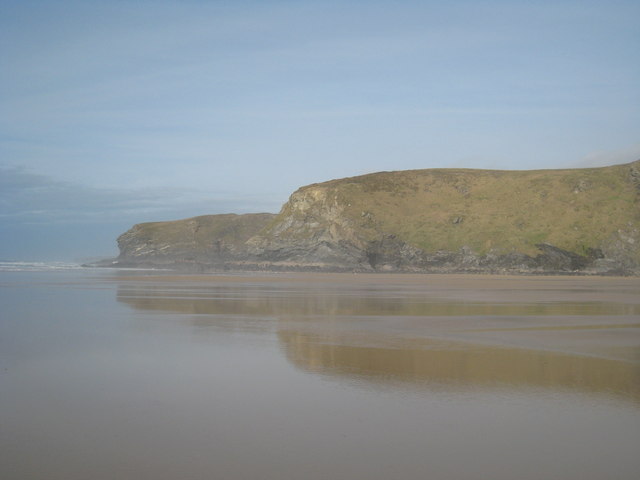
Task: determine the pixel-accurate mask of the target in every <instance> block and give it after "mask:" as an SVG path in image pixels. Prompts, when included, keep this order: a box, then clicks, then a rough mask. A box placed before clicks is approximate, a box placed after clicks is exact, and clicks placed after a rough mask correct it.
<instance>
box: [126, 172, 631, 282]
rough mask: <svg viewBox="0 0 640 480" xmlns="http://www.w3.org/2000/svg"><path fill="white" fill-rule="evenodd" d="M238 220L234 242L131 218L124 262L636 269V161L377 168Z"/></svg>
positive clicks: (190, 226)
mask: <svg viewBox="0 0 640 480" xmlns="http://www.w3.org/2000/svg"><path fill="white" fill-rule="evenodd" d="M213 217H226V216H213ZM236 217H238V216H236ZM241 217H247V222H245V223H244V224H245V225H247V224H251V228H248V227H247V228H245V229H243V230H242V234H238V235H236V236H234V237H233V240H232V241H230V240H228V238H229V237H226V236H224V235H223V234H222V233H221V232H224V231H226V230H225V229H216V228H208V229H207V228H204V229H203V228H202V227H201V228H200V230H198V232H199V233H194V229H195V225H194V223H193V222H194V221H196V220H197V219H190V220H183V221H179V222H165V223H159V224H151V225H154V229H155V230H154V231H155V232H156V233H155V235H157V237H154V236H153V235H150V234H149V231H150V230H149V227H145V225H148V224H143V225H142V226H136V227H134V228H133V229H132V230H130V231H129V232H127V233H125V234H124V235H123V236H121V237H120V239H119V245H120V249H121V255H120V257H119V259H120V260H121V261H126V260H127V259H132V258H136V259H138V260H145V261H147V260H151V261H152V262H151V263H156V260H157V259H161V258H163V256H164V255H165V253H164V252H170V253H171V255H173V258H176V255H177V256H179V257H180V258H184V259H185V260H184V262H186V261H187V260H186V259H187V258H189V259H191V260H189V261H191V262H192V263H193V264H194V265H220V264H226V265H227V267H229V268H264V269H313V270H333V271H416V272H502V273H544V272H548V273H562V272H584V273H601V274H605V273H609V274H615V273H617V274H640V161H638V162H634V163H631V164H626V165H618V166H612V167H605V168H590V169H573V170H540V171H488V170H465V169H432V170H415V171H402V172H381V173H375V174H371V175H364V176H360V177H353V178H346V179H340V180H333V181H330V182H325V183H321V184H314V185H309V186H306V187H303V188H300V189H299V190H298V191H296V192H295V193H293V194H292V195H291V197H290V199H289V201H288V202H287V203H286V204H285V205H284V206H283V208H282V210H281V212H280V213H279V214H278V215H277V216H269V215H267V214H263V215H262V216H260V217H259V218H260V221H256V220H255V219H253V218H252V220H251V221H248V220H249V216H240V217H238V218H241ZM199 218H205V217H199ZM206 218H208V217H206ZM196 224H197V222H196ZM157 238H162V241H158V240H157ZM194 238H200V239H201V240H194ZM203 245H206V247H203ZM167 258H168V257H167ZM211 259H217V260H216V261H212V260H211ZM184 262H183V263H184Z"/></svg>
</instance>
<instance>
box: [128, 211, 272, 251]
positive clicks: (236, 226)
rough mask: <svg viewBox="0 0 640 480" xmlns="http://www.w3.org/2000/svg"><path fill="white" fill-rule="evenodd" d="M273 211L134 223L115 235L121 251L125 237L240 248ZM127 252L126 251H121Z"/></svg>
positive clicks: (185, 244) (136, 242)
mask: <svg viewBox="0 0 640 480" xmlns="http://www.w3.org/2000/svg"><path fill="white" fill-rule="evenodd" d="M273 216H274V215H273V214H272V213H250V214H244V215H236V214H233V213H229V214H221V215H203V216H199V217H192V218H186V219H183V220H173V221H166V222H148V223H139V224H137V225H135V226H134V227H133V228H132V229H131V230H130V231H129V232H126V233H124V234H123V235H121V236H120V237H119V238H118V243H119V245H120V247H121V250H123V249H124V250H126V248H127V243H128V239H129V238H131V239H135V245H140V244H143V243H146V244H155V245H160V244H163V245H171V246H172V247H176V246H189V248H195V249H207V248H210V247H211V245H212V242H222V243H224V244H226V245H228V246H233V247H238V248H239V247H241V246H243V245H244V242H246V241H247V239H248V238H250V237H251V236H253V235H255V234H256V233H258V232H259V231H260V230H261V229H262V228H264V226H265V225H266V224H267V223H268V222H269V221H270V220H271V219H272V218H273ZM124 253H125V254H126V253H127V252H126V251H125V252H124Z"/></svg>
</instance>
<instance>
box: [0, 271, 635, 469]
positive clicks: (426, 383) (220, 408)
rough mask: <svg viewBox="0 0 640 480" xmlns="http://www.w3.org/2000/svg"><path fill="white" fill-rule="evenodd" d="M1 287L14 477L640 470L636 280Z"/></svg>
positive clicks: (5, 436) (128, 276) (149, 280)
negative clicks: (638, 453) (639, 447)
mask: <svg viewBox="0 0 640 480" xmlns="http://www.w3.org/2000/svg"><path fill="white" fill-rule="evenodd" d="M1 280H2V281H1V282H0V285H1V287H0V295H2V297H1V300H2V302H3V306H4V308H5V312H6V315H5V318H4V320H3V323H2V324H0V328H1V330H0V334H1V335H0V338H2V339H3V340H2V342H3V343H2V344H1V345H0V346H1V347H2V348H1V349H0V360H1V361H2V363H1V364H0V367H2V372H3V373H2V377H1V379H0V380H2V384H3V402H1V403H0V418H1V419H2V429H1V430H2V433H0V440H1V443H0V451H2V453H0V460H1V461H0V475H1V476H2V478H6V479H9V480H11V479H18V478H47V479H63V478H64V479H65V480H67V479H75V478H78V479H79V478H92V479H102V478H104V479H107V478H114V477H118V478H136V479H145V478H149V479H151V478H153V479H173V478H194V479H199V478H202V479H204V478H225V479H240V478H242V479H244V478H261V479H276V478H277V479H289V478H291V479H293V478H296V479H297V478H308V479H325V478H349V479H365V478H366V479H367V480H369V479H374V480H375V479H383V478H384V479H388V478H421V479H422V478H430V479H436V480H437V479H477V478H492V479H513V478H518V479H539V478H545V479H563V480H564V479H581V480H584V479H601V478H620V479H635V478H637V476H638V473H640V460H639V459H638V456H637V445H638V444H640V279H637V278H616V277H606V278H596V277H564V276H563V277H507V276H467V275H363V274H357V275H352V274H280V273H278V274H252V275H245V274H221V275H201V276H200V275H173V274H170V273H164V272H163V273H153V272H120V273H117V272H111V273H105V272H95V273H88V274H86V273H85V274H83V275H82V276H81V278H78V277H74V276H67V277H60V276H54V275H48V276H40V277H37V276H34V277H29V278H27V277H24V276H23V277H20V278H18V277H7V276H6V275H5V276H4V277H2V279H1Z"/></svg>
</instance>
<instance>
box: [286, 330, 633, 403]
mask: <svg viewBox="0 0 640 480" xmlns="http://www.w3.org/2000/svg"><path fill="white" fill-rule="evenodd" d="M278 337H279V339H280V341H281V342H282V344H283V348H284V350H285V352H286V355H287V358H288V359H289V360H290V361H291V362H292V363H293V364H295V365H296V366H298V367H300V368H302V369H303V370H305V371H308V372H312V373H317V374H324V375H336V376H341V377H351V378H354V379H359V380H364V379H366V380H370V381H373V382H397V381H400V382H410V383H416V384H423V385H428V386H432V387H436V388H438V387H442V388H447V387H453V388H487V387H506V388H510V387H511V388H513V387H515V388H522V387H534V388H535V387H541V388H548V389H570V390H578V391H586V392H598V393H604V394H608V395H616V396H624V397H631V398H633V399H635V400H636V401H640V371H639V369H638V365H636V364H633V363H629V362H623V361H618V360H610V359H604V358H597V357H588V356H579V355H568V354H563V353H558V352H550V351H536V350H526V349H517V348H506V347H491V346H480V345H472V344H462V343H453V342H445V341H436V340H428V339H423V340H419V341H411V342H406V343H405V344H404V345H402V346H401V348H394V347H379V346H370V345H354V344H353V343H354V342H351V343H352V344H349V343H350V342H349V339H348V338H340V337H337V338H336V337H335V336H322V335H316V334H310V333H306V332H305V333H303V332H298V331H294V330H280V331H279V332H278Z"/></svg>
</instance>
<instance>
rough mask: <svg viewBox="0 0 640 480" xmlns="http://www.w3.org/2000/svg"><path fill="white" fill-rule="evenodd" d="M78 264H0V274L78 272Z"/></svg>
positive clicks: (80, 266)
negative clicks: (56, 271) (55, 271)
mask: <svg viewBox="0 0 640 480" xmlns="http://www.w3.org/2000/svg"><path fill="white" fill-rule="evenodd" d="M81 268H84V267H82V265H80V264H79V263H70V262H0V272H50V271H54V270H79V269H81Z"/></svg>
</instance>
